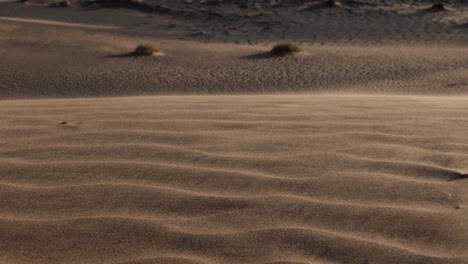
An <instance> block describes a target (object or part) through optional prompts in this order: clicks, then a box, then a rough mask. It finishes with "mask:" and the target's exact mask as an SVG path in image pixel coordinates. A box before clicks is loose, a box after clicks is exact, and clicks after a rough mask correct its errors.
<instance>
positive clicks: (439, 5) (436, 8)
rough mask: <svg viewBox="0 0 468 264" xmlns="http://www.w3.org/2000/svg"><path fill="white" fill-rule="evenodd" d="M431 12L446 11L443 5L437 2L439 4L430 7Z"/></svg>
mask: <svg viewBox="0 0 468 264" xmlns="http://www.w3.org/2000/svg"><path fill="white" fill-rule="evenodd" d="M431 10H433V11H444V10H446V9H445V6H444V4H443V3H440V2H439V3H435V4H433V5H432V7H431Z"/></svg>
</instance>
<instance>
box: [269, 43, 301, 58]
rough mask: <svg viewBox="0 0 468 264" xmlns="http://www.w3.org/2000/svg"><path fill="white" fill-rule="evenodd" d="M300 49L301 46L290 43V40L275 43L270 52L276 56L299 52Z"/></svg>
mask: <svg viewBox="0 0 468 264" xmlns="http://www.w3.org/2000/svg"><path fill="white" fill-rule="evenodd" d="M299 51H300V48H299V46H297V45H295V44H293V43H290V42H281V43H278V44H275V45H274V46H273V48H272V49H271V50H270V53H271V54H272V55H275V56H284V55H288V54H293V53H297V52H299Z"/></svg>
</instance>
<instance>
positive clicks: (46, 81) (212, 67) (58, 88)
mask: <svg viewBox="0 0 468 264" xmlns="http://www.w3.org/2000/svg"><path fill="white" fill-rule="evenodd" d="M157 2H158V3H160V4H161V5H164V6H165V8H168V9H170V10H173V11H171V12H169V11H167V12H166V13H164V12H162V11H161V10H159V11H158V12H156V11H155V12H154V13H148V12H145V11H144V10H143V11H142V10H133V9H131V8H129V9H115V8H105V7H106V6H104V7H102V6H101V5H98V6H96V7H93V8H90V7H87V8H83V7H79V6H76V7H72V8H50V7H42V6H35V5H33V4H21V3H0V7H2V8H0V34H1V39H0V56H1V58H2V63H1V64H0V98H38V97H39V98H44V97H93V96H128V95H156V94H246V93H247V94H258V93H262V94H264V93H270V94H271V93H297V92H301V93H303V92H327V93H342V92H347V93H356V92H359V93H378V94H382V93H384V94H442V95H444V94H467V92H468V45H467V43H468V34H467V28H466V27H464V26H463V24H464V23H466V21H467V19H468V9H467V8H466V2H456V1H455V2H456V3H457V4H452V5H447V6H448V8H450V10H448V11H444V12H428V11H427V10H426V9H427V8H428V7H430V2H427V1H426V2H424V1H423V2H422V3H413V4H412V5H409V2H411V1H406V5H403V6H402V5H401V4H391V5H388V4H387V5H386V4H377V2H379V1H373V2H374V3H372V4H367V5H365V6H364V7H356V6H352V5H347V6H345V7H340V8H338V9H328V8H327V9H323V8H320V9H312V10H309V11H307V12H306V11H301V10H302V9H301V10H297V7H296V6H295V5H293V4H292V2H293V1H289V2H287V3H288V4H287V5H285V6H282V5H279V6H275V5H274V6H273V7H271V6H268V5H267V6H264V7H263V8H259V7H258V8H255V7H252V8H247V9H242V10H243V11H242V12H241V11H239V10H238V9H239V7H236V5H233V4H232V1H231V2H226V3H225V4H223V5H219V6H218V5H200V6H199V5H196V4H195V5H189V4H186V3H185V4H184V3H182V1H172V0H171V1H157ZM260 2H261V1H260ZM299 2H301V1H299ZM303 2H304V1H303ZM316 2H317V1H312V2H310V3H316ZM145 3H146V2H145ZM148 3H153V2H151V1H150V2H148ZM229 3H231V4H229ZM284 3H285V4H286V2H284ZM153 4H154V3H153ZM306 5H307V4H306ZM236 8H237V9H236ZM174 10H178V11H177V12H176V11H174ZM181 10H182V11H181ZM200 10H202V11H203V10H205V11H203V12H202V11H200ZM235 10H237V11H236V12H238V13H237V14H238V17H237V18H236V19H232V18H230V15H229V14H232V12H234V11H235ZM189 11H190V12H196V15H195V14H192V15H186V14H187V12H189ZM207 12H208V13H210V12H218V13H219V14H218V15H217V16H214V17H213V16H210V15H207ZM265 12H266V13H268V12H270V13H271V12H273V13H274V15H272V14H270V15H268V16H266V15H265ZM304 12H305V13H304ZM421 12H422V13H421ZM251 13H252V14H251ZM184 14H185V15H184ZM249 14H250V15H249ZM259 14H260V15H261V16H260V17H258V15H259ZM259 19H262V21H266V22H265V23H266V26H265V25H263V24H262V25H263V26H259V25H258V24H256V23H257V22H258V21H257V20H259ZM278 19H282V20H281V23H279V22H278V21H276V20H278ZM256 21H257V22H256ZM275 21H276V22H275ZM265 27H267V28H265ZM258 31H259V32H258ZM226 32H228V33H226ZM229 32H230V33H229ZM280 40H290V41H295V42H297V43H298V44H300V46H301V47H302V53H301V54H298V55H297V56H293V57H285V58H272V57H270V56H269V55H268V53H267V52H268V51H269V50H270V48H271V46H272V44H273V43H275V42H276V41H280ZM223 42H226V43H223ZM236 42H237V43H236ZM141 43H151V44H154V46H155V47H156V48H158V49H159V50H160V51H161V53H159V54H156V55H155V56H151V57H135V56H130V52H131V51H133V49H134V48H135V47H136V46H137V45H138V44H141ZM249 43H250V44H249Z"/></svg>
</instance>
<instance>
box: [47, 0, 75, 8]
mask: <svg viewBox="0 0 468 264" xmlns="http://www.w3.org/2000/svg"><path fill="white" fill-rule="evenodd" d="M50 6H52V7H70V6H71V4H70V1H68V0H64V1H58V2H55V3H52V4H50Z"/></svg>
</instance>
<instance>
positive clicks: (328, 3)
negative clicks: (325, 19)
mask: <svg viewBox="0 0 468 264" xmlns="http://www.w3.org/2000/svg"><path fill="white" fill-rule="evenodd" d="M323 4H324V5H325V6H327V7H337V6H340V2H339V1H336V0H327V1H325V2H324V3H323Z"/></svg>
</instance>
